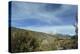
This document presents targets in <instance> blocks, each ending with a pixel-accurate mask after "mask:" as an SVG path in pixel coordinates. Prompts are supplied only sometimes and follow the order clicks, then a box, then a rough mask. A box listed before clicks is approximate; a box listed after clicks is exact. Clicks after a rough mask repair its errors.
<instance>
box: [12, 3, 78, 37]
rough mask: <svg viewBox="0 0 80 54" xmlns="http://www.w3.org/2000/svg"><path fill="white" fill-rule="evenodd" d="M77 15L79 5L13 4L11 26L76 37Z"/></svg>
mask: <svg viewBox="0 0 80 54" xmlns="http://www.w3.org/2000/svg"><path fill="white" fill-rule="evenodd" d="M76 13H77V5H66V4H49V3H45V4H44V3H29V2H12V5H11V14H12V15H11V26H14V27H18V28H23V29H30V30H33V31H40V32H45V33H50V32H52V33H61V34H70V35H74V34H75V28H74V26H73V25H74V24H75V23H76V20H75V18H76V17H75V16H76Z"/></svg>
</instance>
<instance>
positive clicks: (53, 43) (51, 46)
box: [10, 27, 77, 53]
mask: <svg viewBox="0 0 80 54" xmlns="http://www.w3.org/2000/svg"><path fill="white" fill-rule="evenodd" d="M10 29H11V30H10V32H11V35H10V36H11V44H10V45H11V52H13V53H14V52H33V51H50V50H63V49H76V48H77V41H76V40H75V39H71V37H70V36H68V35H61V34H55V35H51V34H47V33H43V32H36V31H31V30H25V29H20V28H15V27H11V28H10Z"/></svg>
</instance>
